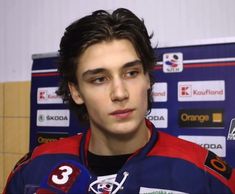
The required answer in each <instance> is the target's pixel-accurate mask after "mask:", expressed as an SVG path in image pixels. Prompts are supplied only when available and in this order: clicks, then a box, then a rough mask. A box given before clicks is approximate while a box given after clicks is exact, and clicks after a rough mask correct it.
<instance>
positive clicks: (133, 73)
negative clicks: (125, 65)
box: [125, 70, 139, 78]
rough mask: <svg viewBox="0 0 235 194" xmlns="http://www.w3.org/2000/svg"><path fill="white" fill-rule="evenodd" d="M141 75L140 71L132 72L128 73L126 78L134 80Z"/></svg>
mask: <svg viewBox="0 0 235 194" xmlns="http://www.w3.org/2000/svg"><path fill="white" fill-rule="evenodd" d="M138 74H139V71H137V70H132V71H128V72H126V75H125V76H126V77H127V78H134V77H136V76H137V75H138Z"/></svg>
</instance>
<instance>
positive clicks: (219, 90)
mask: <svg viewBox="0 0 235 194" xmlns="http://www.w3.org/2000/svg"><path fill="white" fill-rule="evenodd" d="M224 100H225V81H224V80H215V81H185V82H178V101H224Z"/></svg>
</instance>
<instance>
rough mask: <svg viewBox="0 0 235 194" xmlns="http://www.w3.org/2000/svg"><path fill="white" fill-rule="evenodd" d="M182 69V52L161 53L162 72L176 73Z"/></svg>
mask: <svg viewBox="0 0 235 194" xmlns="http://www.w3.org/2000/svg"><path fill="white" fill-rule="evenodd" d="M182 71H183V54H182V53H165V54H164V55H163V72H164V73H178V72H182Z"/></svg>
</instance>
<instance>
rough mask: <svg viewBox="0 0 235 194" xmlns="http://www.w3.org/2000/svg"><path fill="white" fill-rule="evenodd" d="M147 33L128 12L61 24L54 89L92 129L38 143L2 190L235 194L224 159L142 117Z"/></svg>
mask: <svg viewBox="0 0 235 194" xmlns="http://www.w3.org/2000/svg"><path fill="white" fill-rule="evenodd" d="M150 38H151V36H150V35H149V34H148V32H147V30H146V28H145V25H144V23H143V21H141V20H140V19H138V18H137V17H136V16H135V15H134V14H133V13H132V12H130V11H129V10H126V9H117V10H115V11H114V12H113V13H112V14H109V13H108V12H106V11H102V10H101V11H96V12H94V13H93V14H92V15H89V16H86V17H84V18H82V19H80V20H78V21H76V22H74V23H73V24H71V25H70V26H69V27H68V28H67V29H66V32H65V34H64V36H63V38H62V40H61V44H60V51H59V53H60V66H59V72H60V74H61V77H62V82H61V85H60V87H59V90H58V94H59V95H61V96H62V97H63V99H64V100H65V101H68V102H69V103H70V105H71V108H72V109H73V110H75V111H76V112H77V114H78V117H79V118H80V119H82V120H83V121H85V122H89V124H90V129H88V130H87V132H86V133H85V134H79V135H76V136H73V137H69V138H65V139H62V140H59V141H57V142H54V143H48V144H44V145H42V146H40V147H37V148H36V149H35V150H34V152H33V153H32V155H31V156H30V157H28V159H27V160H25V161H24V162H21V163H20V164H19V165H18V167H16V168H15V169H14V171H13V173H12V174H11V175H10V178H9V181H8V184H7V186H6V189H5V193H6V194H15V193H27V194H29V193H97V194H101V193H105V194H108V193H110V194H111V193H112V194H115V193H122V194H137V193H142V194H143V193H145V194H147V193H149V194H150V193H178V194H179V193H198V194H206V193H208V194H209V193H218V194H221V193H235V172H234V170H233V169H231V168H230V167H229V166H228V165H227V164H226V163H225V162H224V161H222V160H221V159H220V158H219V157H217V156H216V155H215V154H213V153H212V152H209V151H207V150H205V149H203V148H201V147H200V146H198V145H196V144H193V143H190V142H186V141H184V140H180V139H178V138H176V137H173V136H170V135H167V134H165V133H163V132H160V131H158V130H157V129H155V128H154V126H153V125H152V124H151V123H150V122H149V121H148V120H146V119H145V116H146V114H147V113H148V110H149V109H150V104H151V86H152V83H153V81H152V78H151V76H150V72H151V70H152V67H153V66H154V64H155V58H154V51H153V48H152V47H151V43H150Z"/></svg>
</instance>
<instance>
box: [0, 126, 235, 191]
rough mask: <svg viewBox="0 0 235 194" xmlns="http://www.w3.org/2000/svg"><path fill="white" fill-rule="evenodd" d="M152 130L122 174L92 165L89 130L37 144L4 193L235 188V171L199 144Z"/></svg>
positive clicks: (11, 176)
mask: <svg viewBox="0 0 235 194" xmlns="http://www.w3.org/2000/svg"><path fill="white" fill-rule="evenodd" d="M148 126H149V128H150V130H151V138H150V140H149V142H148V143H147V144H146V145H145V146H144V147H143V148H141V149H139V150H137V151H136V152H135V153H134V154H133V155H132V156H131V157H130V158H129V159H128V160H127V162H126V163H125V164H124V166H123V167H122V168H121V169H120V170H119V172H118V173H117V174H113V175H109V176H103V177H96V176H95V175H93V174H92V173H91V172H89V167H87V149H88V145H89V139H90V133H91V132H90V130H88V131H87V132H86V133H85V134H78V135H76V136H72V137H69V138H65V139H61V140H58V141H56V142H51V143H47V144H44V145H41V146H39V147H37V148H36V149H35V150H34V151H33V153H32V155H31V156H30V157H28V159H27V160H25V161H24V162H21V163H20V164H19V165H18V166H17V167H16V168H15V169H14V170H13V171H12V173H11V174H10V176H9V178H8V183H7V185H6V188H5V191H4V194H19V193H23V194H33V193H38V194H45V193H48V194H49V193H51V194H53V193H61V194H62V193H77V194H80V193H84V194H85V193H97V194H111V193H112V194H115V193H120V194H138V193H139V194H173V193H175V194H181V193H197V194H222V193H235V170H234V169H232V168H231V167H229V165H228V164H226V162H224V161H223V160H222V159H221V158H219V157H218V156H216V155H215V154H214V153H212V152H210V151H207V150H205V149H204V148H202V147H200V146H199V145H196V144H194V143H191V142H188V141H185V140H181V139H179V138H176V137H174V136H171V135H169V134H166V133H164V132H160V131H157V130H156V129H155V128H154V126H153V125H151V124H150V123H148Z"/></svg>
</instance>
